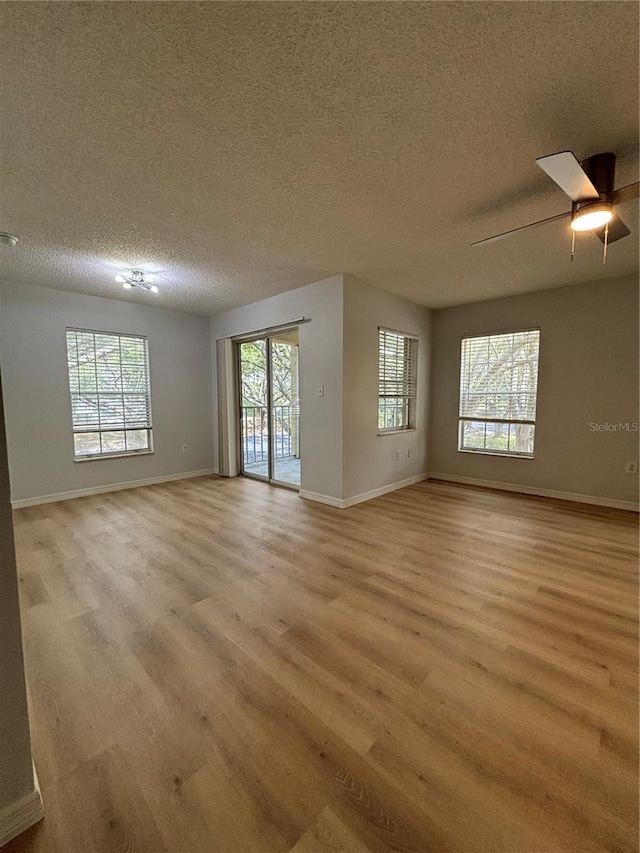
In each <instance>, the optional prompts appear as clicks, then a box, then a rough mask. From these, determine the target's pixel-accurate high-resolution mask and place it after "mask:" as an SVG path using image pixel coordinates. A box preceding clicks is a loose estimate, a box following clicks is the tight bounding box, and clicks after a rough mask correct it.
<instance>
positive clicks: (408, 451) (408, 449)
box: [407, 447, 413, 459]
mask: <svg viewBox="0 0 640 853" xmlns="http://www.w3.org/2000/svg"><path fill="white" fill-rule="evenodd" d="M412 456H413V450H412V449H411V448H410V447H408V448H407V459H411V457H412Z"/></svg>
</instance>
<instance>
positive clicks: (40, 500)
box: [11, 468, 218, 509]
mask: <svg viewBox="0 0 640 853" xmlns="http://www.w3.org/2000/svg"><path fill="white" fill-rule="evenodd" d="M217 473H218V469H217V468H202V469H201V470H200V471H184V472H183V473H181V474H165V475H164V476H162V477H150V478H148V479H146V480H130V481H129V482H126V483H110V484H109V485H106V486H92V487H91V488H88V489H75V490H74V491H71V492H58V493H57V494H54V495H39V496H37V497H34V498H19V499H18V500H12V501H11V506H12V507H13V508H14V509H21V508H22V507H26V506H38V504H50V503H56V502H57V501H68V500H71V499H72V498H84V497H87V496H89V495H103V494H106V493H107V492H119V491H121V490H123V489H137V488H138V487H139V486H155V485H157V484H158V483H170V482H172V481H173V480H191V479H192V478H193V477H206V476H208V475H210V474H217Z"/></svg>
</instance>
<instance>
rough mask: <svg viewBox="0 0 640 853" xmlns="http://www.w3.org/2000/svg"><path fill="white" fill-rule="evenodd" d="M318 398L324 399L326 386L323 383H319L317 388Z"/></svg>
mask: <svg viewBox="0 0 640 853" xmlns="http://www.w3.org/2000/svg"><path fill="white" fill-rule="evenodd" d="M316 396H317V397H324V385H323V384H322V383H321V382H318V385H317V386H316Z"/></svg>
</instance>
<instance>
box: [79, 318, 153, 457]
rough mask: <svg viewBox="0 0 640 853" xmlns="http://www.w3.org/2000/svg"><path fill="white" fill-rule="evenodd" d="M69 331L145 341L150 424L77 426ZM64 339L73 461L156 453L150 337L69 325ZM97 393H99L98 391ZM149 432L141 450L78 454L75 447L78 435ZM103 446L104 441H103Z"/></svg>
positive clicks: (147, 406) (135, 333) (134, 333)
mask: <svg viewBox="0 0 640 853" xmlns="http://www.w3.org/2000/svg"><path fill="white" fill-rule="evenodd" d="M69 332H84V333H86V334H91V335H107V336H110V337H116V338H137V339H139V340H142V341H144V347H145V354H146V368H147V370H146V374H147V377H146V378H147V382H146V386H147V387H146V392H145V394H146V398H147V404H146V408H147V412H148V421H147V422H148V425H147V426H145V427H125V426H123V427H122V428H121V429H114V428H113V426H111V427H110V428H109V427H107V428H104V429H80V428H76V427H75V426H74V423H73V394H74V392H73V391H72V390H71V374H70V371H69V347H68V333H69ZM64 341H65V354H66V359H67V361H66V367H67V382H68V387H69V411H70V414H71V440H72V453H73V461H74V462H92V461H98V460H102V459H119V458H122V457H125V456H148V455H151V454H153V453H155V448H154V436H153V409H152V389H151V350H150V346H149V338H148V336H147V335H141V334H139V333H137V332H112V331H106V330H104V329H87V328H82V327H80V326H67V327H66V328H65V333H64ZM96 393H99V392H97V391H96ZM142 431H146V432H147V443H148V447H145V448H142V449H140V450H133V449H132V450H126V449H125V450H114V451H112V452H106V453H105V452H102V451H101V452H100V453H85V454H82V455H80V456H79V455H77V453H76V449H75V436H76V435H82V434H86V435H90V434H98V435H100V434H101V433H103V432H123V433H126V432H142ZM101 446H102V441H101Z"/></svg>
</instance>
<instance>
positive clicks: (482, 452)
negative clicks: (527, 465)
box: [458, 447, 534, 459]
mask: <svg viewBox="0 0 640 853" xmlns="http://www.w3.org/2000/svg"><path fill="white" fill-rule="evenodd" d="M458 453H471V454H473V455H475V456H502V457H505V458H506V459H533V458H534V456H533V453H532V454H531V455H530V456H529V455H528V454H526V453H502V452H501V451H499V450H471V449H469V448H468V447H464V448H462V447H459V448H458Z"/></svg>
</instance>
